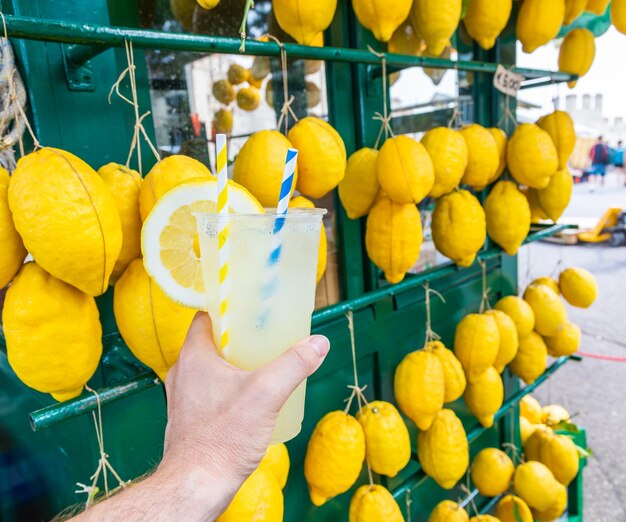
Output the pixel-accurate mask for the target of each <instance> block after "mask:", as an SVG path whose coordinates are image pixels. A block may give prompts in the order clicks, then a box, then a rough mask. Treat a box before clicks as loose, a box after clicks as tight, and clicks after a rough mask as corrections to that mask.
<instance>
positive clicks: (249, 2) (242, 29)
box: [239, 0, 254, 53]
mask: <svg viewBox="0 0 626 522" xmlns="http://www.w3.org/2000/svg"><path fill="white" fill-rule="evenodd" d="M250 9H254V0H246V5H245V7H244V8H243V19H242V20H241V25H240V26H239V36H240V37H241V45H240V46H239V52H240V53H245V52H246V38H247V37H248V34H247V27H246V26H247V25H248V14H249V13H250Z"/></svg>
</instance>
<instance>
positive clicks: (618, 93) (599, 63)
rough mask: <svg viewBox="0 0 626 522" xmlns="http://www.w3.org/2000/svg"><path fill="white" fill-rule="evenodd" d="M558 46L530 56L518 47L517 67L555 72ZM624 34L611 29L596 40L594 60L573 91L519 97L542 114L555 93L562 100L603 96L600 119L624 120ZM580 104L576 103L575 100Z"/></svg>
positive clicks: (529, 93)
mask: <svg viewBox="0 0 626 522" xmlns="http://www.w3.org/2000/svg"><path fill="white" fill-rule="evenodd" d="M558 45H559V44H558V43H556V42H551V43H549V44H548V45H545V46H543V47H540V48H539V49H537V50H536V51H535V52H534V53H532V54H526V53H524V52H522V50H521V47H520V48H519V50H518V51H519V52H518V58H517V65H518V66H519V67H532V68H538V69H550V70H557V69H558V56H559V49H558ZM625 58H626V35H623V34H621V33H619V32H618V31H617V30H616V29H615V28H614V27H613V26H611V28H610V29H609V30H608V31H607V32H606V33H604V34H603V35H602V36H600V37H598V38H596V58H595V60H594V63H593V65H592V66H591V69H590V71H589V72H588V73H587V75H586V76H584V77H583V78H581V79H580V80H579V81H578V83H577V84H576V87H575V88H574V89H570V88H569V87H568V86H567V85H566V84H561V85H559V87H554V86H550V87H545V88H540V87H538V88H536V89H528V90H523V91H520V95H519V97H520V98H521V99H523V100H525V101H529V102H532V103H536V104H537V105H542V106H543V108H544V112H546V111H548V110H550V109H551V108H552V98H553V97H554V96H555V95H556V94H557V93H558V95H559V96H561V97H563V98H564V97H565V96H566V95H567V94H576V95H578V99H579V100H580V99H581V98H582V95H583V94H591V95H592V96H594V95H596V94H598V93H601V94H603V95H604V111H603V112H604V116H606V117H609V118H610V119H613V118H614V117H616V116H624V117H626V59H625ZM579 104H580V101H579Z"/></svg>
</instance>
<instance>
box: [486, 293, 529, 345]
mask: <svg viewBox="0 0 626 522" xmlns="http://www.w3.org/2000/svg"><path fill="white" fill-rule="evenodd" d="M494 308H495V309H496V310H500V311H501V312H504V313H505V314H506V315H508V316H509V317H510V318H511V319H513V322H514V323H515V328H516V329H517V335H518V336H519V338H520V339H523V338H524V337H527V336H528V335H530V333H531V332H532V331H533V329H534V328H535V314H534V312H533V309H532V308H531V307H530V305H529V304H528V303H527V302H526V301H524V300H523V299H522V298H521V297H517V296H516V295H507V296H506V297H503V298H502V299H500V300H499V301H498V302H497V303H496V305H495V306H494Z"/></svg>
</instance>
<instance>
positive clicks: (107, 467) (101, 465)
mask: <svg viewBox="0 0 626 522" xmlns="http://www.w3.org/2000/svg"><path fill="white" fill-rule="evenodd" d="M85 389H86V390H87V391H89V392H91V393H93V394H94V396H95V397H96V404H97V406H98V407H97V414H96V412H93V411H92V412H91V415H92V417H93V424H94V428H95V430H96V440H97V441H98V451H99V452H100V458H99V459H98V467H97V468H96V471H95V472H94V473H93V475H91V477H89V478H90V479H91V486H86V485H85V484H82V483H80V482H77V483H76V485H77V486H78V488H79V489H77V490H76V493H87V501H86V503H85V506H86V507H89V506H90V505H91V504H92V502H93V500H94V498H95V495H96V493H97V491H98V488H97V484H98V479H99V478H100V475H101V474H102V479H103V482H104V494H105V496H106V498H109V479H108V472H110V473H111V475H113V477H114V478H115V479H116V480H117V482H118V484H119V485H118V487H121V488H122V489H123V488H125V487H126V485H127V482H124V481H123V480H122V479H121V478H120V476H119V475H118V474H117V472H116V471H115V469H114V468H113V466H112V465H111V463H110V462H109V455H108V454H107V453H106V451H105V450H104V430H103V429H102V404H101V402H100V395H98V392H96V390H93V389H91V388H90V387H89V386H87V385H86V384H85Z"/></svg>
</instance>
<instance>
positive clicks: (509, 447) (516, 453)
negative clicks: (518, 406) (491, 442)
mask: <svg viewBox="0 0 626 522" xmlns="http://www.w3.org/2000/svg"><path fill="white" fill-rule="evenodd" d="M509 411H511V412H514V411H515V410H514V409H511V410H509ZM511 425H512V426H513V425H514V423H511ZM502 447H503V448H504V452H505V453H507V454H508V453H509V452H510V453H511V460H512V461H513V464H515V465H517V463H518V462H521V461H522V458H521V452H520V450H519V448H518V447H517V446H516V445H515V444H513V443H512V442H503V443H502Z"/></svg>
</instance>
